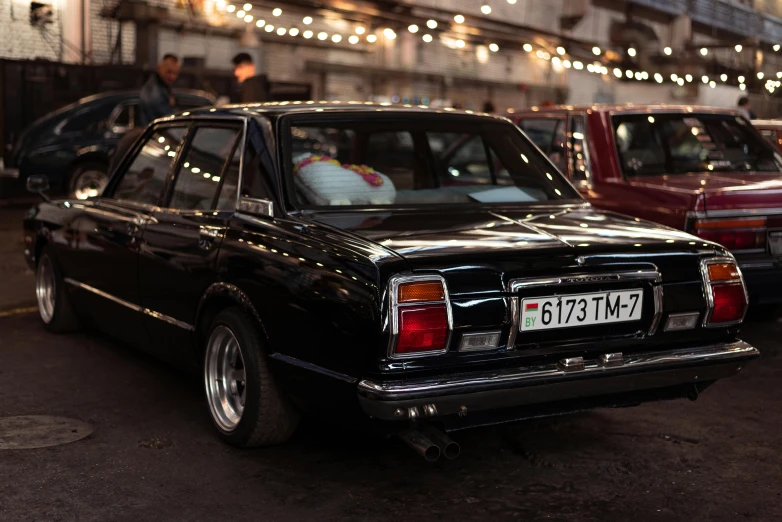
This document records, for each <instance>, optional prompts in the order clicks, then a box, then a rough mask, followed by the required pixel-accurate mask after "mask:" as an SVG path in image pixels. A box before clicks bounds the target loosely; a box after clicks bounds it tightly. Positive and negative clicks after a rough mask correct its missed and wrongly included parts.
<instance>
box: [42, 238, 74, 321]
mask: <svg viewBox="0 0 782 522" xmlns="http://www.w3.org/2000/svg"><path fill="white" fill-rule="evenodd" d="M35 297H36V300H37V301H38V313H39V314H40V315H41V320H42V321H43V324H44V327H45V328H46V329H47V330H49V331H51V332H56V333H62V332H70V331H73V330H76V329H77V328H78V327H79V321H78V318H77V316H76V313H75V311H74V310H73V307H72V306H71V302H70V300H69V299H68V294H67V293H66V291H65V283H64V281H63V278H62V273H61V272H60V267H59V266H58V265H57V261H56V259H55V258H54V256H53V255H52V252H51V249H50V248H49V247H48V246H46V247H44V249H43V251H42V252H41V255H40V258H39V260H38V266H37V267H36V271H35Z"/></svg>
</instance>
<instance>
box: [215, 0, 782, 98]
mask: <svg viewBox="0 0 782 522" xmlns="http://www.w3.org/2000/svg"><path fill="white" fill-rule="evenodd" d="M506 1H507V3H508V4H510V5H515V4H516V3H517V0H506ZM206 4H207V5H208V9H212V10H213V11H214V12H218V13H226V14H228V15H235V16H236V18H237V19H238V20H240V21H244V22H245V23H246V24H248V25H249V24H254V26H255V27H256V28H257V29H258V30H260V31H264V32H266V33H270V34H276V35H277V36H281V37H284V36H287V37H293V38H299V37H300V38H303V39H305V40H318V41H322V42H327V41H330V42H331V43H333V44H342V43H344V44H346V45H349V46H355V45H359V44H368V45H372V44H376V43H378V42H379V41H381V39H382V40H385V42H386V43H390V42H392V41H393V40H395V39H396V38H397V36H398V35H397V30H400V28H399V27H396V30H395V29H394V28H393V27H382V26H380V27H368V25H367V24H361V23H343V24H341V29H340V30H334V28H333V27H332V28H329V27H326V28H325V29H331V30H324V28H323V27H321V28H317V27H316V26H318V25H321V26H322V25H323V24H322V23H321V24H318V23H317V22H318V20H316V18H315V17H313V16H310V15H306V16H303V17H302V18H300V21H299V22H297V21H294V20H291V16H290V14H289V13H286V18H285V21H286V22H287V23H283V18H282V16H283V10H282V8H280V7H276V8H274V9H272V10H271V11H267V13H268V14H270V15H271V16H264V13H259V9H258V8H255V6H253V5H252V4H251V3H245V4H242V5H239V4H232V3H229V2H228V1H227V0H207V2H206ZM476 4H478V3H477V2H476ZM492 12H493V9H492V7H491V5H490V4H489V2H487V1H485V0H484V1H482V2H480V13H481V14H482V15H485V16H488V15H491V14H492ZM466 14H469V13H466ZM320 22H326V19H325V18H324V19H323V20H320ZM466 24H467V17H466V16H465V15H464V14H461V13H457V14H454V15H453V16H452V17H451V18H450V19H447V20H444V19H442V18H441V19H439V20H436V19H435V18H429V19H427V20H423V19H422V20H421V21H420V22H419V23H412V24H410V25H408V27H407V31H408V32H409V33H411V34H413V35H416V36H420V38H421V40H422V41H423V42H424V43H426V44H430V43H432V42H434V41H435V39H438V40H439V41H440V42H441V43H442V44H443V45H445V46H446V47H449V48H451V49H465V48H466V47H467V46H468V45H470V46H474V47H475V48H476V49H480V48H481V47H483V48H484V49H483V51H484V53H485V55H486V56H485V59H488V55H489V53H487V52H486V50H487V49H488V51H489V52H490V53H498V52H500V45H499V43H497V42H495V41H489V40H484V41H482V42H479V43H476V42H475V41H471V42H468V41H467V40H466V38H468V36H467V34H468V33H470V32H471V31H468V29H469V28H468V26H467V25H466ZM346 28H347V29H346ZM515 45H518V44H517V43H516V44H515ZM515 45H514V47H515ZM555 45H556V44H550V43H546V44H545V45H541V44H538V45H537V46H535V45H533V44H531V43H524V44H523V45H522V46H521V49H522V50H523V51H524V52H525V53H527V54H530V55H531V56H535V57H537V58H538V59H540V60H545V61H548V62H550V63H551V66H552V69H553V70H554V71H555V72H562V71H564V70H565V69H571V68H572V69H575V70H577V71H582V70H586V71H587V72H589V73H593V74H597V75H601V76H605V77H610V76H611V75H613V76H614V77H615V78H617V79H626V80H636V81H639V82H653V83H657V84H664V83H668V82H670V83H673V84H676V85H679V86H685V85H686V84H688V83H694V82H696V81H697V78H696V77H694V76H693V75H692V74H689V73H688V74H683V75H679V74H677V73H671V74H664V73H663V72H660V71H658V72H648V71H644V70H635V69H633V68H632V67H628V66H626V64H625V63H624V62H623V63H622V64H618V63H616V61H615V60H612V61H610V62H609V63H608V64H606V63H605V62H604V61H603V60H604V59H605V58H606V56H605V55H606V52H607V51H608V49H602V48H601V47H600V46H598V45H594V46H593V47H592V49H591V51H592V55H593V56H594V58H593V59H591V60H588V59H584V58H580V59H577V58H576V57H575V56H572V55H571V53H569V52H568V50H567V49H566V48H565V47H564V46H562V45H557V46H556V47H555ZM575 45H576V46H577V47H578V49H576V54H581V55H586V54H588V53H589V48H588V46H585V44H583V43H577V44H575ZM773 49H774V51H775V52H778V51H779V50H780V45H774V46H773ZM734 50H735V52H736V53H741V52H742V51H743V50H744V48H743V46H742V45H741V44H736V45H735V47H734ZM579 51H580V53H579ZM624 52H625V53H626V55H627V56H628V57H630V58H635V57H636V56H637V55H638V51H637V49H635V48H634V47H628V48H626V49H624ZM697 52H698V53H699V54H700V55H701V56H702V57H706V56H708V54H709V48H708V47H701V48H700V49H698V51H697ZM662 54H664V55H665V56H671V55H672V54H673V49H672V48H671V47H667V46H666V47H664V48H663V49H662ZM612 65H613V67H612ZM620 65H622V66H620ZM756 75H757V78H758V80H763V79H764V78H766V75H765V73H764V72H758V73H756ZM700 80H701V82H702V83H703V84H705V85H708V86H709V87H711V88H716V87H717V85H719V84H728V83H730V84H733V80H732V79H730V82H729V76H728V75H727V74H725V73H723V74H719V75H709V74H703V75H702V76H701V78H700ZM735 80H736V83H737V84H738V87H739V89H741V90H742V91H744V90H746V89H747V88H748V82H747V81H746V80H747V78H746V77H745V76H744V75H738V76H737V77H736V78H735ZM781 80H782V71H780V72H777V73H776V79H774V78H773V77H771V75H769V76H768V77H767V78H766V82H765V88H766V90H768V91H769V93H773V92H774V91H775V90H776V89H780V88H782V81H781Z"/></svg>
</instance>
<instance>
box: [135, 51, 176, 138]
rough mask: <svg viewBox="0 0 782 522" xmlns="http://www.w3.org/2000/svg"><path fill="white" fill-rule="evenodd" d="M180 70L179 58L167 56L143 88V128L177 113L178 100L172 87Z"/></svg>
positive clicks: (141, 101)
mask: <svg viewBox="0 0 782 522" xmlns="http://www.w3.org/2000/svg"><path fill="white" fill-rule="evenodd" d="M179 68H180V67H179V58H177V57H176V55H173V54H166V55H165V56H163V59H162V60H160V63H159V64H158V65H157V70H156V71H155V74H153V75H152V76H150V77H149V79H148V80H147V81H146V83H145V84H144V85H143V86H142V87H141V92H140V93H139V100H140V103H139V108H140V109H141V122H140V123H141V125H142V126H144V127H146V126H147V125H149V124H150V123H151V122H153V121H154V120H156V119H158V118H162V117H163V116H168V115H169V114H173V113H174V112H175V109H174V107H176V98H174V94H173V93H172V92H171V86H172V85H174V82H175V81H176V79H177V78H179Z"/></svg>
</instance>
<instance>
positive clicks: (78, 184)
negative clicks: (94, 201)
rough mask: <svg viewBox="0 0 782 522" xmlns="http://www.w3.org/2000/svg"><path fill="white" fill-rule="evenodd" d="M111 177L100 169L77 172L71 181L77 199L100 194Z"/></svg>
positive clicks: (72, 190)
mask: <svg viewBox="0 0 782 522" xmlns="http://www.w3.org/2000/svg"><path fill="white" fill-rule="evenodd" d="M108 182H109V177H108V176H107V175H106V173H105V172H102V171H100V170H84V171H81V172H78V173H76V174H75V176H74V178H73V181H72V182H71V192H72V193H73V197H75V198H76V199H87V198H94V197H96V196H99V195H100V194H101V192H103V189H104V188H105V187H106V183H108Z"/></svg>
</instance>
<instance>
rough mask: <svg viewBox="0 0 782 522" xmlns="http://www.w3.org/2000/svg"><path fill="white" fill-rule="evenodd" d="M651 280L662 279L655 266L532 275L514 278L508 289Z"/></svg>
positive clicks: (659, 280) (655, 281)
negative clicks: (640, 268)
mask: <svg viewBox="0 0 782 522" xmlns="http://www.w3.org/2000/svg"><path fill="white" fill-rule="evenodd" d="M647 280H650V281H652V282H654V283H660V282H661V281H662V275H661V274H660V272H659V271H658V270H657V269H656V268H655V269H654V270H652V269H647V270H631V271H625V272H608V273H601V272H596V273H594V274H584V273H579V274H573V275H567V276H553V277H543V278H540V277H530V278H526V277H525V278H520V279H512V280H511V281H509V283H508V289H509V291H510V292H517V291H518V290H519V289H521V288H531V287H535V286H550V285H576V284H588V283H603V282H619V281H647Z"/></svg>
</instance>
